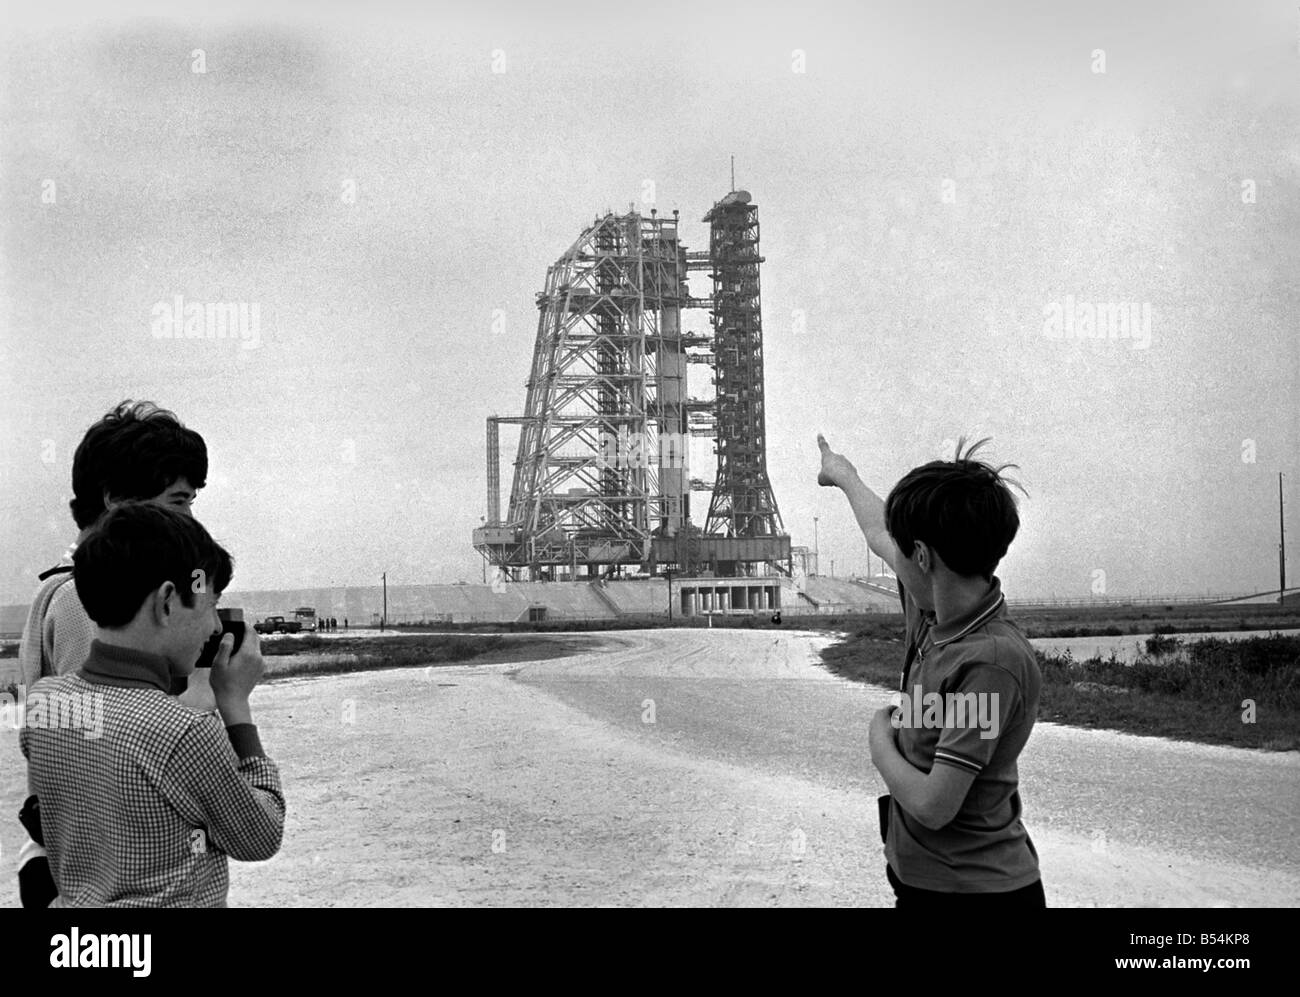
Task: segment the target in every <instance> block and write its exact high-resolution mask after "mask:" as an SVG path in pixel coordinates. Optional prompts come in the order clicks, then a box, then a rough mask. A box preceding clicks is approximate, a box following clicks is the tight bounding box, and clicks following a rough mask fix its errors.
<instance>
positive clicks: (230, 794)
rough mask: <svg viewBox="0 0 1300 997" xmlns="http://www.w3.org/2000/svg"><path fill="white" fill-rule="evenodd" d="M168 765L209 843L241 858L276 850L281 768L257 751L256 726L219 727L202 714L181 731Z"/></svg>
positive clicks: (281, 810) (255, 858) (280, 831)
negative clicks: (201, 825) (185, 729)
mask: <svg viewBox="0 0 1300 997" xmlns="http://www.w3.org/2000/svg"><path fill="white" fill-rule="evenodd" d="M236 749H238V752H239V753H238V754H236ZM171 766H172V767H173V768H174V773H173V774H174V777H175V778H176V780H177V783H178V785H179V787H180V790H181V792H182V793H183V794H184V795H185V796H186V797H187V802H188V803H189V804H190V807H189V808H188V809H193V810H196V811H197V816H198V818H199V819H200V820H202V822H203V825H204V827H205V829H206V831H207V834H208V837H209V839H210V840H211V841H212V843H213V844H214V845H216V846H217V847H218V848H220V849H221V850H222V851H224V852H225V853H226V854H227V855H229V856H230V857H231V858H233V859H237V860H239V861H243V862H261V861H265V860H266V859H269V858H271V856H273V855H274V854H275V853H276V852H277V851H279V850H280V842H281V839H282V838H283V836H284V794H283V792H282V791H281V788H280V772H279V769H278V768H277V766H276V764H275V762H273V761H271V759H269V758H267V757H266V756H265V755H263V754H262V753H261V744H260V742H259V740H258V737H257V730H256V727H254V726H253V725H252V724H239V725H236V726H235V727H232V728H229V729H227V728H223V727H221V724H220V721H219V720H218V719H217V717H216V715H215V714H211V713H209V714H205V715H204V716H203V717H202V718H201V722H198V723H195V724H194V726H192V727H191V728H190V729H189V730H188V731H186V733H185V735H184V737H182V739H181V743H180V744H179V745H178V747H177V750H176V752H175V753H174V754H173V756H172V761H171Z"/></svg>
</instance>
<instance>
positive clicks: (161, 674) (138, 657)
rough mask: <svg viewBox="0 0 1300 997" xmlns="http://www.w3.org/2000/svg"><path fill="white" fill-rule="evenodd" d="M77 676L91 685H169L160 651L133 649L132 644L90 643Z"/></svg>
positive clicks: (168, 673)
mask: <svg viewBox="0 0 1300 997" xmlns="http://www.w3.org/2000/svg"><path fill="white" fill-rule="evenodd" d="M81 677H82V678H83V679H85V680H86V681H87V682H91V683H93V684H95V685H114V686H119V687H121V688H126V689H161V690H162V691H163V692H170V691H171V688H172V672H171V666H170V665H168V664H167V659H166V658H164V657H163V656H162V655H161V654H153V653H151V652H149V651H137V650H136V649H135V648H133V647H120V646H118V645H117V644H106V643H104V641H102V640H98V639H96V640H93V641H91V643H90V657H89V658H87V659H86V663H85V664H84V665H82V666H81Z"/></svg>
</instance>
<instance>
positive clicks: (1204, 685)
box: [822, 621, 1300, 751]
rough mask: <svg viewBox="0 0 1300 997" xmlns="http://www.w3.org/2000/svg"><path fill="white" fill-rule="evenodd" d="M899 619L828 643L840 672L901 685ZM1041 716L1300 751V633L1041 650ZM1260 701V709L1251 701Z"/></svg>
mask: <svg viewBox="0 0 1300 997" xmlns="http://www.w3.org/2000/svg"><path fill="white" fill-rule="evenodd" d="M902 638H903V629H902V624H901V621H900V622H899V623H897V624H894V625H893V626H892V627H890V626H888V625H883V624H876V625H874V626H871V627H866V628H862V629H860V630H857V631H855V632H853V633H851V634H846V635H845V639H844V640H843V641H841V642H840V643H838V644H835V645H832V646H831V647H828V648H826V649H825V650H824V651H823V652H822V658H823V660H824V661H825V663H826V665H827V667H828V668H829V669H830V670H831V671H833V672H835V673H836V674H839V675H843V676H844V677H846V678H850V679H854V680H856V681H860V682H870V683H873V684H876V685H882V686H886V687H887V688H890V689H897V688H898V684H899V679H900V672H901V669H902V664H903V653H904V648H903V642H902ZM1038 662H1039V666H1040V668H1041V669H1042V672H1043V687H1042V694H1041V698H1040V700H1039V704H1038V719H1039V720H1045V721H1051V722H1053V723H1061V724H1068V725H1070V726H1075V727H1094V728H1104V729H1108V730H1118V731H1125V732H1127V733H1130V734H1145V735H1149V736H1154V737H1168V738H1174V739H1177V740H1185V741H1199V742H1201V743H1204V744H1221V745H1230V746H1232V747H1238V748H1261V749H1263V750H1265V751H1297V750H1300V637H1295V636H1283V635H1269V636H1260V637H1251V638H1247V639H1244V640H1222V639H1219V638H1213V637H1209V638H1203V639H1199V640H1195V641H1189V642H1184V641H1181V640H1179V639H1177V638H1176V637H1171V636H1167V635H1164V634H1157V635H1155V636H1153V637H1151V638H1150V639H1149V640H1148V641H1147V642H1146V647H1145V653H1144V654H1142V655H1140V656H1139V658H1138V660H1137V661H1135V662H1134V663H1132V664H1126V663H1124V662H1123V661H1120V660H1118V659H1117V658H1116V657H1115V656H1114V655H1113V654H1112V655H1111V656H1110V657H1109V658H1108V659H1102V658H1091V659H1088V660H1086V661H1077V660H1075V659H1074V658H1073V657H1072V656H1071V655H1070V653H1069V652H1068V651H1067V652H1066V653H1065V654H1059V655H1057V654H1044V653H1043V652H1041V651H1039V652H1038ZM1252 704H1253V705H1252Z"/></svg>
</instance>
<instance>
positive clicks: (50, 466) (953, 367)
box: [0, 0, 1300, 602]
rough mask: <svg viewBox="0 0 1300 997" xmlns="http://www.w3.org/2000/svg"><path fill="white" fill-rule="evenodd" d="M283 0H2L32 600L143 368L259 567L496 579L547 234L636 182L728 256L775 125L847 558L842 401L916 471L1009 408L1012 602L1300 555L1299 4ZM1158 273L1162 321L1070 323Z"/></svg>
mask: <svg viewBox="0 0 1300 997" xmlns="http://www.w3.org/2000/svg"><path fill="white" fill-rule="evenodd" d="M246 8H247V9H246V11H245V12H243V13H240V12H239V11H240V5H238V4H235V5H227V6H226V9H227V10H228V11H231V12H233V13H229V14H226V15H223V17H222V19H220V20H217V19H213V18H210V17H205V16H203V15H202V13H201V10H202V8H201V7H199V6H197V5H194V4H191V3H182V2H171V3H167V4H165V5H162V4H159V5H153V6H138V7H127V6H121V7H119V8H117V10H118V11H119V13H118V14H109V13H108V12H109V11H111V10H112V9H113V8H110V7H105V6H102V5H96V6H84V7H77V6H65V5H60V4H57V3H44V4H42V5H41V13H40V17H41V20H39V21H38V20H30V19H29V20H26V21H24V20H23V18H24V17H28V18H30V16H31V15H30V14H29V13H27V12H23V13H21V14H19V13H12V12H11V13H8V14H7V16H6V17H5V24H6V26H7V27H6V29H5V31H6V34H5V37H4V39H3V49H0V55H2V57H3V66H2V68H0V81H2V83H3V90H4V92H3V95H2V96H0V129H2V131H0V135H2V136H3V137H2V138H0V142H2V145H0V196H2V197H3V201H4V204H3V215H2V216H0V236H2V238H0V247H2V251H3V259H2V260H0V266H2V268H3V269H2V274H0V276H2V281H0V309H2V310H0V329H2V338H0V370H2V372H3V373H2V374H0V377H2V378H3V381H2V382H0V418H2V419H3V426H4V429H5V432H4V433H3V434H0V602H23V601H26V600H27V599H28V598H30V596H31V593H32V591H33V589H34V586H35V574H36V572H38V571H39V570H41V569H42V568H44V567H46V566H47V565H48V564H50V563H52V562H53V561H54V560H55V559H57V557H58V555H59V554H60V552H61V551H62V549H63V548H64V546H65V545H66V544H67V542H68V541H69V540H71V539H72V537H73V535H74V534H75V528H74V525H73V523H72V520H71V518H70V516H69V515H68V512H67V499H68V492H69V488H70V469H71V459H72V453H73V450H74V449H75V447H76V445H77V443H78V441H79V440H80V438H81V435H82V433H83V432H84V431H85V429H86V427H87V426H88V425H89V424H90V423H91V422H93V421H94V420H95V419H96V418H98V417H99V416H100V415H102V414H103V412H104V411H105V410H107V409H108V408H110V407H112V406H113V405H114V404H116V403H117V402H118V401H120V400H121V399H123V398H128V397H131V398H148V399H152V400H154V401H157V402H158V403H159V404H162V405H164V406H166V407H169V408H172V409H174V410H175V411H176V412H177V413H179V414H180V415H181V417H182V418H183V419H184V420H185V422H186V423H187V424H188V425H190V426H192V427H193V428H195V429H197V430H198V431H199V432H201V433H202V434H203V435H204V437H205V438H206V440H207V442H208V447H209V453H210V457H211V466H212V472H211V475H210V478H209V482H208V487H207V488H206V489H205V490H204V491H203V492H202V493H201V495H200V498H199V501H198V502H197V503H196V505H195V513H196V515H198V516H199V517H200V518H201V519H202V520H203V522H204V523H205V524H207V525H208V527H209V528H210V529H211V530H212V531H213V533H214V534H215V535H216V536H217V537H218V538H219V539H220V540H222V541H223V542H225V543H226V544H227V546H228V547H229V548H230V549H231V551H232V552H233V553H234V554H235V557H236V579H235V587H236V588H241V589H247V588H275V587H282V586H283V587H289V586H293V587H298V586H303V587H305V586H318V585H343V584H350V585H363V584H374V583H377V581H378V578H379V574H380V572H381V571H384V570H387V572H388V577H389V581H390V583H395V584H413V583H424V582H450V581H455V580H457V579H461V578H463V579H465V580H468V581H476V580H478V578H479V577H480V561H479V558H478V555H477V554H476V553H475V552H474V550H473V548H472V547H471V546H470V532H471V530H472V529H473V528H474V527H475V526H477V525H478V524H479V517H480V516H482V515H484V513H485V512H486V509H485V498H484V492H485V471H484V446H485V430H484V421H485V417H486V416H487V415H489V414H492V413H497V414H501V415H514V414H520V413H522V411H523V409H524V399H525V389H524V383H523V382H524V380H525V378H526V377H527V374H528V368H529V363H530V360H531V353H532V348H533V341H534V338H535V335H536V326H537V311H536V307H535V304H534V294H535V293H536V292H537V291H538V290H540V288H541V286H542V281H543V278H544V275H545V271H546V268H547V266H548V265H550V264H551V263H552V262H554V260H555V258H556V257H557V256H558V255H559V254H560V253H561V252H562V251H563V250H564V249H565V248H566V247H567V246H568V245H569V244H571V243H572V242H573V241H574V239H575V238H576V237H577V236H578V234H579V233H580V231H581V230H582V228H583V227H584V226H585V225H586V224H588V223H590V222H591V221H592V220H593V218H594V217H595V216H596V215H597V214H600V213H603V212H604V211H605V210H606V209H611V208H612V209H615V210H619V211H623V210H627V208H628V205H629V204H630V203H636V204H637V205H638V206H639V207H640V208H641V210H644V211H648V210H649V208H650V207H651V206H655V207H658V209H659V210H660V211H661V212H671V211H672V209H673V208H680V209H681V211H682V217H683V227H682V229H683V230H682V237H683V240H684V241H685V242H686V243H687V245H688V247H689V248H692V249H705V248H707V228H706V226H705V225H704V224H702V223H701V222H700V218H701V216H702V215H703V214H704V212H705V211H706V210H707V209H708V208H709V206H710V205H711V203H712V202H713V201H714V200H716V199H717V198H718V197H721V196H722V195H723V194H725V193H726V192H727V190H728V189H729V186H730V184H729V178H728V157H729V155H731V154H733V153H734V154H735V156H736V164H737V165H736V171H737V172H736V179H737V185H738V186H740V187H744V188H745V189H748V190H750V191H751V192H752V193H753V196H754V199H755V201H756V202H757V203H758V205H759V215H760V220H761V223H762V238H763V253H764V256H765V257H766V261H767V262H766V264H765V265H764V268H763V271H762V290H763V308H764V350H765V358H766V375H767V433H768V446H769V450H768V468H769V473H770V476H771V480H772V484H773V488H774V491H775V495H776V498H777V502H778V504H779V508H780V510H781V514H782V517H783V519H784V522H785V526H786V529H787V530H788V531H789V532H790V533H791V534H792V536H793V538H794V542H795V543H796V544H799V543H806V544H809V545H811V544H812V542H813V517H814V516H819V517H821V520H820V530H819V532H820V546H821V553H822V567H823V571H824V572H829V570H830V559H831V557H834V558H835V560H836V571H837V573H844V572H846V571H849V570H856V571H861V570H862V569H863V568H864V567H865V546H864V544H863V542H862V540H861V537H860V535H859V534H858V533H857V530H856V526H855V524H854V522H853V519H852V516H851V514H850V512H849V509H848V506H847V504H846V503H845V502H844V501H843V499H842V497H841V496H840V495H839V493H838V492H835V491H832V490H829V489H822V488H819V487H818V486H817V485H816V483H815V478H816V473H817V464H818V459H817V458H818V454H817V447H816V443H815V436H816V433H817V432H818V431H822V432H824V433H825V434H826V436H827V438H828V439H829V440H830V442H831V444H832V446H834V447H836V448H837V449H842V450H843V451H844V452H845V453H847V454H848V456H849V457H850V458H851V459H852V460H853V461H854V462H855V463H856V464H857V466H858V468H859V470H860V471H861V473H862V475H863V477H864V478H865V479H866V480H867V481H868V483H870V484H872V485H873V486H874V487H876V488H877V489H878V490H879V491H880V492H881V493H882V494H884V492H885V491H887V490H888V488H889V486H890V485H892V483H893V482H894V481H896V480H897V478H898V477H899V476H901V475H902V474H903V473H905V472H906V471H907V470H908V469H909V468H910V467H912V466H913V465H915V464H917V463H921V462H923V461H925V460H929V459H932V458H933V457H935V456H938V455H939V453H940V450H941V448H942V447H944V446H945V444H944V441H945V440H955V439H956V438H957V437H958V436H959V435H961V434H968V435H990V436H992V437H994V442H995V450H994V456H996V457H998V458H999V459H1001V460H1008V461H1015V462H1016V463H1018V464H1019V465H1020V467H1021V470H1020V473H1019V477H1020V479H1021V481H1022V482H1023V483H1024V485H1025V487H1026V488H1027V489H1028V492H1029V498H1028V499H1025V500H1022V502H1021V515H1022V523H1023V525H1022V530H1021V535H1020V537H1019V538H1018V539H1017V541H1016V543H1015V544H1014V545H1013V546H1012V549H1011V552H1010V554H1009V555H1008V558H1007V559H1006V560H1005V561H1004V562H1003V565H1002V567H1001V568H1000V570H999V574H1000V575H1001V577H1002V579H1003V583H1004V586H1005V588H1006V590H1007V592H1008V594H1009V595H1011V596H1013V597H1022V596H1028V595H1036V594H1049V593H1056V594H1057V595H1060V596H1074V597H1086V596H1087V595H1089V593H1090V592H1091V591H1092V590H1093V587H1094V585H1095V584H1096V583H1097V580H1098V579H1099V578H1103V577H1104V584H1105V587H1106V590H1107V592H1109V593H1111V594H1116V595H1124V594H1132V593H1138V592H1145V593H1173V592H1189V593H1191V592H1202V591H1205V590H1209V591H1214V592H1253V591H1258V590H1262V589H1266V588H1269V587H1270V586H1273V585H1275V584H1276V581H1277V473H1278V472H1279V471H1282V472H1283V473H1285V474H1286V475H1287V479H1286V481H1287V483H1286V495H1287V501H1288V506H1289V508H1290V509H1291V510H1292V514H1291V516H1290V523H1291V528H1290V534H1291V536H1292V537H1295V536H1297V535H1300V520H1298V519H1297V518H1296V516H1295V510H1297V509H1300V467H1297V463H1298V462H1297V453H1298V452H1300V406H1298V405H1297V401H1298V398H1297V393H1298V391H1300V343H1298V342H1297V336H1298V335H1300V282H1298V278H1297V273H1298V272H1300V270H1298V267H1297V264H1300V197H1298V196H1297V195H1298V194H1300V20H1298V14H1297V10H1296V8H1295V5H1294V3H1291V2H1285V3H1284V2H1278V3H1241V2H1231V3H1228V2H1225V3H1215V4H1204V3H1200V4H1196V3H1188V2H1171V3H1143V4H1134V3H1132V2H1131V0H1125V2H1113V3H1112V2H1099V0H1078V2H1074V0H1071V2H1064V3H1061V2H1058V3H1050V4H1047V3H1039V2H1024V3H996V4H987V5H985V4H975V3H966V2H961V0H953V2H948V3H929V4H916V3H910V2H902V3H889V4H863V3H857V2H854V3H849V2H845V3H839V4H828V3H817V2H800V3H797V4H796V3H788V4H781V5H759V4H748V5H746V6H745V8H744V13H743V14H739V13H732V12H731V11H729V10H727V9H726V8H723V7H720V6H718V5H711V4H707V3H699V2H693V3H686V4H673V3H659V4H651V5H641V6H640V7H639V8H638V9H636V10H634V11H631V12H625V11H621V10H618V11H616V10H614V9H613V6H612V5H610V4H607V3H590V4H564V3H558V2H551V3H547V4H544V5H536V7H535V8H531V7H530V8H524V7H523V5H522V4H520V5H496V4H490V3H479V2H476V3H473V4H468V3H466V4H457V5H454V6H452V7H450V8H448V9H446V10H443V11H441V12H440V11H439V8H438V7H437V6H436V5H425V4H421V5H418V7H417V6H416V5H396V4H386V3H382V2H367V3H364V4H355V5H335V6H333V7H331V6H329V5H326V4H319V3H303V4H284V3H273V2H266V0H263V2H259V3H256V4H248V5H246ZM981 8H984V9H981ZM19 10H20V11H21V10H23V8H19ZM711 10H712V11H716V12H715V13H710V11H711ZM195 50H201V56H196V54H195ZM199 59H201V60H202V64H201V66H200V64H199V62H198V60H199ZM196 67H199V68H202V69H204V70H205V71H204V72H195V71H194V70H195V68H196ZM1101 70H1104V71H1101ZM352 190H355V197H350V196H349V194H350V192H351V191H352ZM650 197H652V198H653V201H651V200H649V199H648V198H650ZM176 295H182V296H184V298H185V300H186V301H190V302H203V303H207V302H213V303H216V302H230V303H240V302H242V303H244V304H246V305H249V306H251V305H254V304H255V305H257V307H258V310H259V314H260V341H259V343H258V344H257V346H256V347H255V348H245V344H244V343H241V342H239V341H231V340H229V339H211V340H208V339H199V340H196V339H185V338H178V339H164V338H158V337H156V336H155V335H154V329H153V323H154V318H155V311H154V310H155V305H157V304H158V303H160V302H164V303H170V302H171V301H173V299H174V297H175V296H176ZM1128 303H1132V304H1133V305H1135V306H1137V309H1136V313H1135V317H1140V316H1141V315H1142V308H1143V306H1145V308H1147V309H1148V311H1147V312H1146V315H1147V316H1148V317H1149V327H1146V332H1145V333H1142V332H1140V331H1139V333H1138V334H1137V335H1130V336H1129V337H1128V338H1117V339H1105V340H1093V339H1087V340H1081V339H1079V338H1076V337H1074V336H1073V335H1072V336H1069V337H1066V336H1064V335H1059V336H1057V335H1052V334H1051V333H1053V332H1054V331H1056V330H1055V329H1054V328H1053V327H1051V326H1050V323H1049V320H1050V318H1051V317H1052V316H1053V315H1054V314H1063V313H1064V311H1065V310H1066V309H1069V310H1070V311H1072V312H1073V313H1074V314H1075V315H1083V314H1085V313H1086V312H1087V310H1088V309H1089V307H1091V306H1095V305H1101V306H1105V305H1109V304H1115V305H1120V304H1128ZM1104 311H1105V309H1104V307H1103V313H1104ZM494 313H498V314H503V315H504V317H505V321H504V328H500V326H499V325H498V327H496V328H494V324H493V317H494ZM705 321H706V318H705V316H703V315H698V316H696V317H694V318H693V319H692V324H693V325H695V326H697V327H698V326H702V324H703V323H704V322H705ZM1064 328H1065V326H1064V323H1063V324H1062V326H1061V327H1060V329H1061V331H1062V332H1064ZM1138 329H1139V330H1141V329H1143V326H1142V325H1141V323H1139V325H1138ZM692 373H693V374H694V375H696V376H697V377H698V378H700V382H699V387H701V388H702V387H703V376H702V375H703V369H702V368H699V367H693V369H692ZM693 393H700V392H699V391H695V392H693ZM948 446H949V447H950V444H949V445H948ZM502 449H503V455H504V456H505V458H506V459H505V461H503V480H502V486H503V492H505V493H506V494H507V495H508V491H509V480H510V478H509V461H510V459H512V458H513V456H514V437H513V436H508V435H506V434H505V433H503V439H502ZM948 455H949V454H948V453H945V454H944V456H948ZM711 460H712V458H711V455H708V454H705V455H703V456H701V457H700V459H699V460H698V461H696V462H695V463H694V464H693V465H692V473H693V474H695V475H697V476H703V477H712V473H713V468H712V465H711V463H709V462H710V461H711ZM696 501H697V502H698V501H699V499H698V498H697V500H696ZM698 512H699V513H700V514H701V515H699V516H698V517H697V518H700V519H702V518H703V517H702V512H703V510H702V509H700V510H698ZM1288 547H1289V555H1290V557H1291V560H1292V564H1293V567H1292V574H1293V576H1294V577H1297V578H1300V556H1297V554H1300V545H1298V544H1295V543H1292V544H1289V545H1288ZM1098 572H1104V576H1101V575H1099V574H1098Z"/></svg>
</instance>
